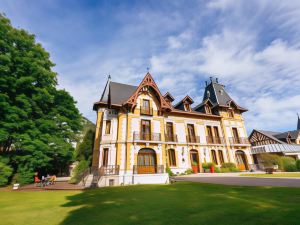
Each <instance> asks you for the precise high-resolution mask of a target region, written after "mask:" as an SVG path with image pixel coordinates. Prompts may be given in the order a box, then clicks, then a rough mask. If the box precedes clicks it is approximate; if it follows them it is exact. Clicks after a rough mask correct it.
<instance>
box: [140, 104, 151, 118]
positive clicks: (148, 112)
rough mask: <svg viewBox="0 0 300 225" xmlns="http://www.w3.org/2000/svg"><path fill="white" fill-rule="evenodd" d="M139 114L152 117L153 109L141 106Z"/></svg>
mask: <svg viewBox="0 0 300 225" xmlns="http://www.w3.org/2000/svg"><path fill="white" fill-rule="evenodd" d="M141 114H142V115H148V116H152V115H153V108H150V107H143V106H141Z"/></svg>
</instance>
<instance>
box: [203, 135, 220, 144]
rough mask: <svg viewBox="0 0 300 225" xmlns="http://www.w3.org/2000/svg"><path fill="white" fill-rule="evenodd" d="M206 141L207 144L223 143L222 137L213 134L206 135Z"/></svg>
mask: <svg viewBox="0 0 300 225" xmlns="http://www.w3.org/2000/svg"><path fill="white" fill-rule="evenodd" d="M206 142H207V144H219V145H220V144H224V143H225V141H224V138H223V137H215V136H206Z"/></svg>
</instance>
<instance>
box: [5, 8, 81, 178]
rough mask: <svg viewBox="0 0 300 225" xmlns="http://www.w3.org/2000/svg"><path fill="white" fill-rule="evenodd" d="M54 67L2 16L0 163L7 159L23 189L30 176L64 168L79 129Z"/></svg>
mask: <svg viewBox="0 0 300 225" xmlns="http://www.w3.org/2000/svg"><path fill="white" fill-rule="evenodd" d="M53 66H54V64H53V63H52V62H51V61H50V56H49V53H48V52H46V51H45V49H43V47H42V46H41V45H40V44H39V43H36V41H35V36H34V35H32V34H29V33H28V32H26V31H25V30H22V29H16V28H13V27H12V25H11V23H10V21H9V20H8V19H7V18H6V17H5V16H3V15H1V14H0V154H1V155H0V157H8V158H9V164H10V166H12V167H13V168H14V170H15V172H17V173H18V175H19V176H18V177H19V179H20V180H21V182H24V183H25V182H28V181H29V180H31V179H32V174H33V172H34V171H40V172H41V173H45V172H56V173H57V172H58V171H59V170H62V169H64V168H66V167H67V165H68V164H69V162H70V161H71V159H72V155H73V150H74V149H73V147H72V143H73V142H75V141H76V136H77V134H78V132H79V131H80V129H81V115H80V113H79V111H78V109H77V108H76V106H75V101H74V99H73V98H72V97H71V96H70V94H69V93H68V92H66V91H65V90H58V89H57V74H56V73H55V72H53V71H52V68H53Z"/></svg>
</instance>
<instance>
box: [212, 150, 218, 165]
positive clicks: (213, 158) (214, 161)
mask: <svg viewBox="0 0 300 225" xmlns="http://www.w3.org/2000/svg"><path fill="white" fill-rule="evenodd" d="M211 157H212V162H213V163H214V164H216V165H218V159H217V155H216V151H215V150H211Z"/></svg>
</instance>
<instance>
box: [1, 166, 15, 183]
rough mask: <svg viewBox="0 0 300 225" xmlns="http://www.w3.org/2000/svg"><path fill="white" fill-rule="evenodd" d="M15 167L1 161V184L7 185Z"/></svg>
mask: <svg viewBox="0 0 300 225" xmlns="http://www.w3.org/2000/svg"><path fill="white" fill-rule="evenodd" d="M12 172H13V169H12V168H11V167H9V166H8V165H6V164H4V163H2V162H0V186H4V185H7V183H8V181H9V179H10V177H11V175H12Z"/></svg>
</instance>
